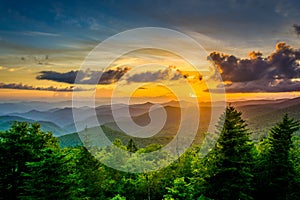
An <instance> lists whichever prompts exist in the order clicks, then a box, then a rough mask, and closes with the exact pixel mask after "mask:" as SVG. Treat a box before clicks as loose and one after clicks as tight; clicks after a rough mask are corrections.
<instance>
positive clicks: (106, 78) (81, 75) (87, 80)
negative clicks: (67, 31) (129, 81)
mask: <svg viewBox="0 0 300 200" xmlns="http://www.w3.org/2000/svg"><path fill="white" fill-rule="evenodd" d="M129 70H130V68H128V67H125V68H119V67H118V68H116V69H109V70H106V71H92V70H86V71H82V70H79V71H73V70H72V71H69V72H64V73H60V72H55V71H41V72H40V75H39V76H37V77H36V78H37V79H38V80H51V81H56V82H62V83H69V84H74V83H75V81H76V84H102V85H108V84H112V83H115V82H117V81H118V80H119V79H120V78H121V77H122V76H123V75H124V74H125V73H127V72H128V71H129ZM100 77H101V78H100ZM99 78H100V79H99Z"/></svg>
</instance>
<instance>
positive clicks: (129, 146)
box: [127, 138, 138, 153]
mask: <svg viewBox="0 0 300 200" xmlns="http://www.w3.org/2000/svg"><path fill="white" fill-rule="evenodd" d="M127 150H128V151H129V152H131V153H135V152H136V151H137V150H138V148H137V146H136V144H135V143H134V141H133V140H132V139H131V138H130V140H129V142H128V144H127Z"/></svg>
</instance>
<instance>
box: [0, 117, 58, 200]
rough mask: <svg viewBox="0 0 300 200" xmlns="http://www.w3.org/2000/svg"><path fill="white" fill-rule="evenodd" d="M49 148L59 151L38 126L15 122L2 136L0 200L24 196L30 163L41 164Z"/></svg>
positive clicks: (55, 143) (0, 143) (48, 135)
mask: <svg viewBox="0 0 300 200" xmlns="http://www.w3.org/2000/svg"><path fill="white" fill-rule="evenodd" d="M49 147H51V148H54V149H57V148H59V146H58V141H57V139H56V138H55V137H53V135H52V134H51V133H45V132H42V131H41V130H40V125H39V124H28V123H26V122H16V123H14V124H13V125H12V127H11V128H10V129H9V130H7V131H5V132H0V152H1V156H0V198H3V199H17V198H18V197H19V195H20V194H22V193H23V192H24V191H23V186H24V182H25V179H26V177H24V176H22V173H26V172H28V171H29V169H28V165H27V162H35V161H39V160H40V156H41V152H42V150H43V149H44V148H49Z"/></svg>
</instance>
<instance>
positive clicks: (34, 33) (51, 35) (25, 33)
mask: <svg viewBox="0 0 300 200" xmlns="http://www.w3.org/2000/svg"><path fill="white" fill-rule="evenodd" d="M23 34H24V35H27V36H48V37H58V36H60V35H59V34H55V33H48V32H40V31H24V32H23Z"/></svg>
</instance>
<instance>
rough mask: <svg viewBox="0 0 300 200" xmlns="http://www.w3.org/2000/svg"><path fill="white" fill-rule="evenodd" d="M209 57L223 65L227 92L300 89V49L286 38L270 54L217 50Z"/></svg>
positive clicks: (222, 70)
mask: <svg viewBox="0 0 300 200" xmlns="http://www.w3.org/2000/svg"><path fill="white" fill-rule="evenodd" d="M209 59H211V60H212V61H214V63H215V65H216V66H217V67H218V68H219V71H220V73H221V76H222V79H223V81H224V82H226V83H227V84H226V85H225V88H226V91H227V92H288V91H300V85H299V84H300V82H299V81H298V80H299V79H298V78H299V77H300V65H299V64H300V50H299V49H295V48H293V47H291V46H289V45H287V44H286V43H284V42H279V43H277V44H276V50H275V51H274V52H273V53H271V54H270V55H269V56H267V57H263V55H262V53H260V52H255V51H253V52H250V53H249V58H246V59H241V58H237V57H235V56H234V55H226V54H222V53H218V52H213V53H211V54H210V57H209Z"/></svg>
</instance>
